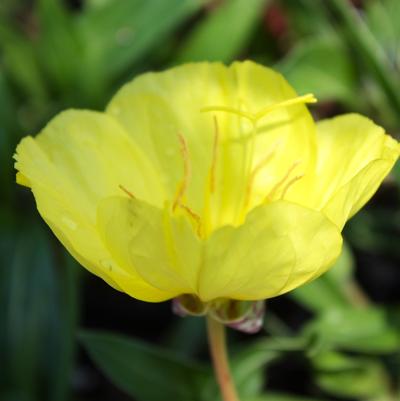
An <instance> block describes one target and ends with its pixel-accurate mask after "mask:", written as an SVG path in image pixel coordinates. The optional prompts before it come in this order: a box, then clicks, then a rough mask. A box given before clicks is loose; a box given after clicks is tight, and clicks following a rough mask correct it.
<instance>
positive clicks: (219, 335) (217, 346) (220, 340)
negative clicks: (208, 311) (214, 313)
mask: <svg viewBox="0 0 400 401" xmlns="http://www.w3.org/2000/svg"><path fill="white" fill-rule="evenodd" d="M207 330H208V341H209V346H210V352H211V357H212V361H213V365H214V372H215V376H216V379H217V382H218V385H219V388H220V390H221V394H222V399H223V401H239V397H238V395H237V392H236V388H235V384H234V382H233V379H232V375H231V372H230V369H229V363H228V356H227V351H226V334H225V326H224V325H223V324H222V323H220V322H218V321H217V320H215V319H213V318H212V317H211V316H207Z"/></svg>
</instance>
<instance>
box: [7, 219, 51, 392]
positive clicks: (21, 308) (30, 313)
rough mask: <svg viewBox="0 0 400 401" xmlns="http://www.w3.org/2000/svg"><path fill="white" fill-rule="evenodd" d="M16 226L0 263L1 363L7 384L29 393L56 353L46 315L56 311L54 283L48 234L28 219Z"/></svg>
mask: <svg viewBox="0 0 400 401" xmlns="http://www.w3.org/2000/svg"><path fill="white" fill-rule="evenodd" d="M19 229H20V230H21V232H22V233H21V234H20V236H19V239H18V241H17V244H16V246H15V253H14V255H13V257H12V258H11V259H9V260H7V261H2V263H1V266H2V269H4V270H3V272H2V275H3V278H5V283H6V284H5V286H4V288H3V291H5V294H2V298H3V297H4V298H3V299H5V300H6V302H5V305H6V313H5V325H4V326H1V327H0V331H3V330H4V332H3V334H2V335H1V337H2V338H3V339H4V342H5V346H6V355H5V359H4V360H3V362H2V365H3V364H4V365H5V366H6V367H5V368H4V372H6V374H7V376H8V383H9V387H10V388H13V389H15V390H18V393H19V394H21V396H22V395H23V396H24V397H29V398H30V397H35V396H36V395H38V392H39V388H40V386H41V385H43V384H44V382H45V381H46V379H48V377H49V372H48V371H47V370H46V368H47V367H49V368H50V366H52V363H51V358H52V357H54V355H56V353H55V349H54V348H51V347H52V344H54V339H55V337H56V335H55V333H54V331H53V327H52V325H51V320H52V319H53V318H54V317H56V316H57V312H56V302H57V286H56V278H55V275H54V273H55V272H54V266H53V258H52V252H51V250H50V248H49V242H48V239H47V236H46V235H45V234H44V232H43V231H42V230H41V229H39V228H38V227H37V226H36V225H35V224H32V222H31V224H30V225H29V226H23V227H22V228H21V227H20V228H19ZM2 256H3V255H2ZM48 357H49V358H50V359H47V358H48ZM46 385H47V384H46Z"/></svg>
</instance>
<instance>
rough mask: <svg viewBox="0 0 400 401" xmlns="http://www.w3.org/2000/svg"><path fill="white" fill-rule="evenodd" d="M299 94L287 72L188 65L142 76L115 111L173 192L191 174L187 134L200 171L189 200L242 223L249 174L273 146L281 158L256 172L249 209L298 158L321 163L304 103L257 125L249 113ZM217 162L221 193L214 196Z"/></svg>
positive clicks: (214, 222)
mask: <svg viewBox="0 0 400 401" xmlns="http://www.w3.org/2000/svg"><path fill="white" fill-rule="evenodd" d="M293 97H296V93H295V92H294V90H293V89H292V88H291V87H290V86H289V84H288V83H287V82H286V81H285V79H284V78H283V77H282V76H281V75H280V74H278V73H276V72H274V71H272V70H271V69H268V68H265V67H262V66H260V65H257V64H255V63H252V62H243V63H233V64H232V65H231V66H229V67H226V66H224V65H222V64H220V63H211V64H210V63H198V64H186V65H183V66H180V67H177V68H173V69H170V70H168V71H165V72H162V73H149V74H144V75H142V76H140V77H138V78H136V79H135V80H134V81H133V82H131V83H129V84H127V85H125V86H124V87H123V88H122V89H121V90H120V91H119V92H118V93H117V95H116V96H115V97H114V98H113V99H112V101H111V102H110V104H109V106H108V108H107V113H109V114H111V115H112V116H113V117H115V118H116V119H118V121H120V123H121V124H122V125H123V126H124V127H125V129H126V130H127V131H128V132H129V133H130V134H131V135H132V137H134V138H135V141H136V142H137V143H138V144H140V146H141V147H142V149H144V150H145V152H146V154H147V155H148V156H149V158H150V159H151V160H152V162H153V163H154V164H155V165H157V166H158V167H159V169H160V171H162V172H163V174H164V179H165V182H166V186H167V187H168V191H169V198H170V199H171V198H173V196H174V193H175V192H176V188H177V186H178V185H179V182H180V181H181V179H182V174H183V173H182V169H183V168H182V164H183V162H182V157H181V156H180V150H179V142H178V134H179V135H182V136H183V137H184V138H185V139H186V141H187V143H188V149H189V152H188V153H189V159H190V163H191V171H192V174H191V179H190V185H189V186H188V189H187V194H186V195H187V203H188V204H189V205H190V206H191V208H193V210H194V211H195V212H196V213H197V214H199V215H204V214H207V213H209V214H210V216H211V217H210V220H211V223H210V224H211V226H213V227H215V226H221V225H224V224H228V223H233V224H237V223H240V222H241V221H240V219H239V218H238V216H241V212H242V209H246V208H245V207H244V203H246V200H245V198H246V196H247V195H246V194H247V187H248V181H249V180H248V179H249V175H250V174H251V172H252V171H253V170H254V168H256V166H257V165H259V164H260V163H262V161H263V159H265V157H266V156H267V155H268V154H269V153H270V152H271V151H274V150H275V151H276V157H274V160H272V161H271V168H269V169H268V170H265V171H261V172H260V173H259V174H257V177H255V179H254V188H253V189H254V190H253V191H251V192H252V193H251V195H252V196H251V197H250V200H249V202H248V203H249V204H248V205H247V208H251V207H253V206H254V205H255V204H257V203H259V202H261V201H262V200H263V199H264V198H265V197H266V196H267V194H268V192H269V190H270V189H271V188H272V187H273V186H274V185H275V184H276V182H277V181H278V180H280V179H281V178H282V175H283V174H285V173H286V171H287V170H288V169H289V168H290V166H291V165H292V164H293V161H294V160H299V161H300V162H301V165H300V166H299V171H300V170H301V172H308V171H309V169H310V168H311V167H314V164H313V163H314V154H315V128H314V124H313V121H312V118H311V117H310V115H309V113H308V111H307V108H306V107H305V106H304V105H303V104H297V105H292V106H288V107H282V108H277V109H276V110H274V111H272V112H271V113H270V114H267V115H265V116H264V117H262V118H259V119H258V121H257V128H256V130H254V121H251V119H250V120H249V118H247V117H246V115H247V114H251V115H253V116H255V115H256V113H258V112H259V111H260V110H263V109H265V107H267V106H270V105H273V104H276V103H279V102H282V101H284V100H287V99H291V98H293ZM221 107H222V109H221ZM224 107H225V108H228V109H233V110H234V111H233V112H230V111H228V112H227V111H224V110H223V108H224ZM207 110H208V111H207ZM235 110H236V111H235ZM215 120H216V123H217V124H216V125H217V126H215ZM216 131H218V134H219V138H218V144H217V146H216V149H214V148H215V135H216ZM213 150H215V152H213ZM213 155H216V158H215V159H214V160H213ZM213 162H215V164H216V165H215V166H214V167H215V174H212V175H213V176H215V177H214V178H215V185H214V187H215V192H214V193H213V194H212V195H211V199H208V198H207V196H206V195H205V193H206V192H207V191H208V190H209V187H210V182H209V181H210V174H211V173H210V170H211V169H212V165H213Z"/></svg>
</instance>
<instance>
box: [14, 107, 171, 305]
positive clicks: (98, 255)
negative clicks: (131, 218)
mask: <svg viewBox="0 0 400 401" xmlns="http://www.w3.org/2000/svg"><path fill="white" fill-rule="evenodd" d="M15 158H16V168H17V169H18V170H19V173H20V174H21V176H23V177H24V180H26V182H27V183H29V186H30V187H31V188H32V191H33V194H34V196H35V200H36V203H37V207H38V210H39V212H40V214H41V215H42V217H43V218H44V220H46V222H47V223H48V224H49V226H50V227H51V228H52V230H53V232H54V233H55V235H56V236H57V237H58V238H59V240H60V241H61V242H62V243H63V244H64V246H65V247H66V248H67V249H68V250H69V251H70V253H71V254H72V255H74V257H75V258H76V259H77V260H78V261H79V262H80V263H81V264H82V265H84V266H85V267H86V268H87V269H88V270H90V271H91V272H92V273H94V274H96V275H98V276H100V277H101V278H103V279H104V280H105V281H107V282H108V283H109V284H111V285H112V286H113V287H115V288H118V289H121V285H120V284H119V281H120V280H121V277H122V278H123V277H126V275H127V274H129V278H130V280H131V281H132V283H131V285H135V286H136V287H135V288H136V292H135V296H136V297H137V298H141V299H145V300H148V301H153V300H154V301H156V300H161V299H165V297H166V294H165V293H163V292H162V291H159V290H156V289H154V288H152V287H151V286H150V285H148V284H147V283H146V282H144V281H143V280H142V279H141V278H140V277H139V276H138V275H137V274H136V273H135V272H126V271H124V270H123V269H121V267H119V266H118V265H117V264H116V263H115V261H113V260H112V258H111V256H110V254H109V252H108V251H107V249H106V248H105V247H104V245H103V243H102V241H101V238H100V236H99V233H98V231H97V227H96V209H97V203H98V202H99V200H100V199H101V197H103V196H110V195H113V194H119V193H122V191H121V189H120V188H119V187H118V185H119V184H124V185H125V186H126V187H127V188H129V189H130V190H132V191H134V192H135V193H137V194H140V195H142V196H144V197H145V196H149V197H151V194H150V192H149V191H150V189H151V191H153V190H154V198H153V199H155V201H156V203H157V202H161V199H160V198H161V194H162V192H161V188H160V186H159V185H157V181H156V179H155V177H156V176H155V174H153V173H152V169H151V168H150V169H149V170H148V171H147V170H146V172H145V173H144V172H142V171H139V169H141V168H143V169H144V168H147V167H148V163H147V162H146V160H145V158H144V157H143V155H141V153H140V151H139V150H138V149H137V148H136V147H135V145H134V143H133V142H132V139H131V138H130V137H128V136H127V135H126V133H125V132H124V131H123V130H122V128H120V127H119V126H118V124H117V123H116V122H114V121H113V120H112V119H111V118H110V117H108V116H106V115H104V114H101V113H95V112H87V111H79V112H78V111H68V112H64V113H62V114H60V115H59V116H58V117H56V118H55V119H54V120H53V121H51V122H50V123H49V125H48V126H47V127H46V128H45V129H44V130H43V131H42V132H41V133H40V134H39V135H38V137H37V138H36V139H33V138H32V137H26V138H24V139H23V140H22V141H21V143H20V144H19V146H18V148H17V153H16V155H15ZM146 180H148V182H147V183H146V182H143V181H146ZM152 193H153V192H152Z"/></svg>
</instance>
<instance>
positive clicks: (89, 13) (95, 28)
mask: <svg viewBox="0 0 400 401" xmlns="http://www.w3.org/2000/svg"><path fill="white" fill-rule="evenodd" d="M203 4H204V1H202V0H169V1H164V0H148V1H142V0H126V1H123V2H121V1H119V2H117V1H115V0H114V1H108V2H104V3H103V4H102V5H101V6H97V7H90V8H88V9H87V10H86V11H85V12H83V13H82V14H81V15H80V17H79V21H78V22H79V28H80V35H81V36H82V44H83V46H84V49H83V51H84V55H85V58H86V60H84V62H85V63H86V64H85V65H84V66H83V72H84V77H85V78H84V79H85V80H89V82H90V84H91V85H96V83H97V84H99V82H98V78H99V77H100V75H99V74H102V78H103V79H104V78H106V79H110V78H113V79H115V78H118V77H119V76H120V75H122V74H123V73H126V71H128V70H129V69H132V68H133V66H134V64H135V63H137V62H139V61H140V60H141V59H142V58H143V57H145V56H146V55H147V54H149V53H150V52H151V51H152V50H154V48H155V47H156V46H163V44H164V42H165V40H166V37H167V36H168V35H171V34H172V33H173V32H174V31H175V30H176V29H177V28H178V27H179V25H180V24H182V23H183V22H184V21H185V20H187V19H188V18H189V17H190V16H192V15H193V14H194V13H195V12H196V11H198V10H199V9H200V7H201V6H202V5H203ZM94 67H97V69H98V74H96V73H95V71H93V70H94ZM85 68H86V69H88V70H87V72H88V73H87V74H86V73H85ZM93 74H94V78H93V77H92V75H93Z"/></svg>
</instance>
